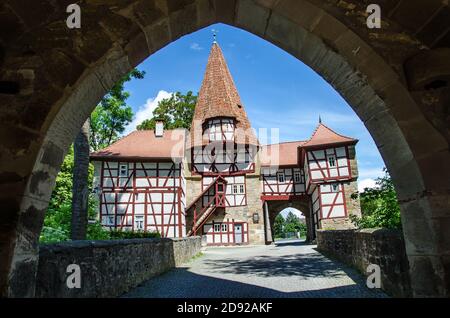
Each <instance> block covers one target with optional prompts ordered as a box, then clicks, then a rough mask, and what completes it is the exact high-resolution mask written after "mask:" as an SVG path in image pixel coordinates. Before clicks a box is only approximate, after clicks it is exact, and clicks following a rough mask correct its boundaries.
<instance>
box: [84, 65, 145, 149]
mask: <svg viewBox="0 0 450 318" xmlns="http://www.w3.org/2000/svg"><path fill="white" fill-rule="evenodd" d="M144 76H145V72H141V71H139V70H137V69H134V70H133V71H131V72H130V73H129V74H127V75H126V76H124V77H123V78H122V79H121V80H120V81H119V82H118V83H117V84H116V85H114V86H113V88H112V89H111V90H110V91H109V92H108V94H106V96H105V97H103V99H102V100H101V102H100V103H99V104H98V105H97V107H96V108H95V110H94V111H93V112H92V115H91V127H90V132H91V142H90V144H91V149H92V150H94V151H97V150H100V149H103V148H106V147H108V146H109V145H111V144H112V143H114V142H116V141H117V140H118V139H119V138H120V135H121V134H122V133H123V132H124V131H125V128H126V126H127V125H128V124H129V123H130V122H131V121H132V120H133V110H132V108H131V106H129V105H128V104H127V99H128V98H129V97H130V93H129V92H126V91H125V87H124V85H125V83H126V82H128V81H130V80H131V79H133V78H135V79H143V78H144Z"/></svg>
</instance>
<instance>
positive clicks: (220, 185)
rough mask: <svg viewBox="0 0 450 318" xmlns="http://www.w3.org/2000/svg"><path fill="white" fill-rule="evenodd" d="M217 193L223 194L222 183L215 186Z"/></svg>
mask: <svg viewBox="0 0 450 318" xmlns="http://www.w3.org/2000/svg"><path fill="white" fill-rule="evenodd" d="M217 192H219V193H223V183H219V184H218V185H217Z"/></svg>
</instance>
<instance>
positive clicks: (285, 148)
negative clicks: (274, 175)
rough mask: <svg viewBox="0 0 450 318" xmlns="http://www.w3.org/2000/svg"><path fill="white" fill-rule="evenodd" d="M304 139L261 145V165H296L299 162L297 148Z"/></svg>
mask: <svg viewBox="0 0 450 318" xmlns="http://www.w3.org/2000/svg"><path fill="white" fill-rule="evenodd" d="M304 143H305V141H292V142H283V143H279V144H273V145H265V146H262V151H261V157H260V160H261V166H263V167H269V166H296V165H298V164H299V157H298V148H299V147H301V146H302V145H303V144H304Z"/></svg>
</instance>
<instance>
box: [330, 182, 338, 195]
mask: <svg viewBox="0 0 450 318" xmlns="http://www.w3.org/2000/svg"><path fill="white" fill-rule="evenodd" d="M331 192H334V193H337V192H339V184H338V183H333V184H332V185H331Z"/></svg>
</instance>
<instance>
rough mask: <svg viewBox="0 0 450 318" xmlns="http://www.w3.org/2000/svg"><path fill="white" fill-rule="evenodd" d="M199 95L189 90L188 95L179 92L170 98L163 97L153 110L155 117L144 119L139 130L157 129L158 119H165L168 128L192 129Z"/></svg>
mask: <svg viewBox="0 0 450 318" xmlns="http://www.w3.org/2000/svg"><path fill="white" fill-rule="evenodd" d="M197 97H198V96H197V95H194V94H193V93H192V92H191V91H189V92H188V93H187V94H186V95H183V94H181V93H180V92H177V93H175V94H173V95H172V96H171V97H170V98H166V99H163V100H162V101H160V102H159V103H158V107H156V109H155V110H154V111H153V118H151V119H147V120H145V121H143V122H142V123H141V124H140V125H139V126H138V127H137V129H138V130H152V129H155V125H156V120H157V119H158V120H160V119H162V120H164V123H165V127H166V129H176V128H186V129H190V128H191V124H192V118H193V117H194V110H195V105H196V104H197Z"/></svg>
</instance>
